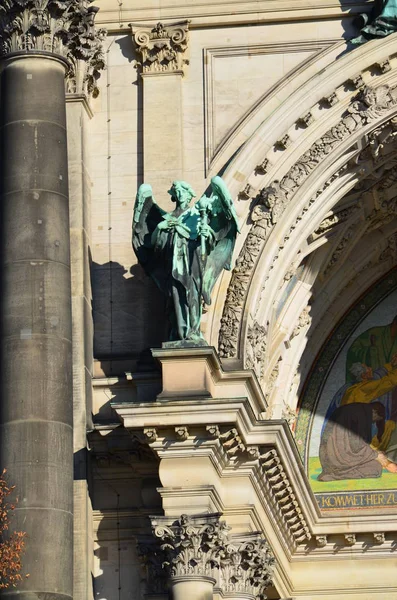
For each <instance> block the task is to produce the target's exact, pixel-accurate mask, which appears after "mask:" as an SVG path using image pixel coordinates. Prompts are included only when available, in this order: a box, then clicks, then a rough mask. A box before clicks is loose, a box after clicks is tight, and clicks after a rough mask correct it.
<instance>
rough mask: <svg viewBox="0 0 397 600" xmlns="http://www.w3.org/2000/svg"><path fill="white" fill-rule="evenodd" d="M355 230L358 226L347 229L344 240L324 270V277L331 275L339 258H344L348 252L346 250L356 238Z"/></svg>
mask: <svg viewBox="0 0 397 600" xmlns="http://www.w3.org/2000/svg"><path fill="white" fill-rule="evenodd" d="M355 229H356V225H351V226H350V227H348V228H347V229H346V231H345V233H344V234H343V236H342V239H341V240H340V242H339V243H338V245H337V247H336V248H335V250H334V252H333V253H332V256H331V258H330V260H329V262H328V264H327V266H326V268H325V269H324V275H328V274H329V272H330V271H331V270H332V269H333V268H334V266H335V265H336V263H337V262H338V261H339V258H340V257H341V256H342V254H344V253H345V252H346V248H347V246H348V245H349V244H350V241H351V240H352V238H353V236H354V232H355Z"/></svg>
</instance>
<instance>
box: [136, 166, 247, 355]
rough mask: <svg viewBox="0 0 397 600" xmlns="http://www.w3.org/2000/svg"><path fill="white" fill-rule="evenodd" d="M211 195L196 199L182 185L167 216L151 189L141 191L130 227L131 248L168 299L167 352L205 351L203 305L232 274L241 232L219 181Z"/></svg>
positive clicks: (173, 194)
mask: <svg viewBox="0 0 397 600" xmlns="http://www.w3.org/2000/svg"><path fill="white" fill-rule="evenodd" d="M211 187H212V194H211V196H210V197H207V196H202V197H201V198H200V200H198V202H196V203H195V204H194V206H192V207H189V204H190V202H191V200H192V198H194V197H195V196H196V194H195V192H194V191H193V189H192V188H191V187H190V185H189V184H188V183H185V182H184V181H174V182H173V184H172V186H171V189H170V190H169V191H168V193H169V194H170V195H171V198H172V200H173V202H175V204H176V207H175V209H174V210H173V211H172V212H170V213H167V212H165V211H164V210H162V209H161V208H160V207H159V206H158V205H157V204H156V202H155V200H154V198H153V193H152V188H151V186H150V185H148V184H146V183H143V184H142V185H141V186H140V187H139V190H138V193H137V196H136V201H135V207H134V216H133V224H132V245H133V248H134V250H135V253H136V255H137V257H138V260H139V262H140V264H141V265H142V266H143V268H144V269H145V272H146V273H147V274H148V275H150V277H151V278H152V279H153V280H154V281H155V282H156V284H157V285H158V287H159V288H160V290H161V291H162V292H163V294H165V296H166V299H167V314H168V317H169V320H170V334H169V342H168V343H167V344H165V345H166V346H172V347H184V346H206V345H207V342H206V341H205V340H204V338H203V336H202V333H201V331H200V321H201V315H202V306H203V301H204V302H205V303H206V304H210V303H211V291H212V289H213V287H214V284H215V282H216V280H217V279H218V277H219V275H220V273H221V272H222V270H223V269H227V270H230V268H231V259H232V254H233V249H234V244H235V240H236V235H237V232H238V231H239V227H238V222H237V216H236V211H235V209H234V206H233V200H232V198H231V196H230V193H229V191H228V189H227V187H226V185H225V183H224V182H223V180H222V179H221V178H220V177H213V178H212V179H211Z"/></svg>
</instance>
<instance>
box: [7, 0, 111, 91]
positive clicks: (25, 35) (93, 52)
mask: <svg viewBox="0 0 397 600" xmlns="http://www.w3.org/2000/svg"><path fill="white" fill-rule="evenodd" d="M91 2H92V0H0V56H3V57H4V56H7V55H8V54H11V53H12V52H19V51H24V52H33V53H34V52H37V51H41V52H42V51H45V52H51V53H53V54H57V55H60V56H63V57H64V58H66V59H67V60H68V62H69V69H68V73H67V91H68V92H83V91H87V92H89V93H92V94H93V95H96V94H97V93H98V88H97V85H96V81H97V79H98V78H99V76H100V72H101V70H102V69H103V68H104V66H105V63H104V56H103V52H102V41H103V39H104V37H105V35H106V31H105V30H103V29H99V30H98V29H96V28H95V24H94V20H95V15H96V13H97V12H98V10H99V9H98V8H97V7H94V6H90V4H91Z"/></svg>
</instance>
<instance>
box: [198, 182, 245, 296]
mask: <svg viewBox="0 0 397 600" xmlns="http://www.w3.org/2000/svg"><path fill="white" fill-rule="evenodd" d="M211 187H212V195H211V198H210V211H209V215H208V216H209V218H208V224H209V226H210V227H211V229H212V231H213V232H214V234H215V244H214V246H213V248H212V250H211V252H210V253H209V255H208V258H207V262H206V265H205V270H204V277H203V288H202V294H203V298H204V301H205V303H206V304H210V303H211V292H212V288H213V287H214V285H215V282H216V280H217V279H218V277H219V275H220V274H221V272H222V271H223V269H226V270H227V271H230V269H231V260H232V255H233V250H234V244H235V241H236V236H237V233H239V232H240V229H239V226H238V221H237V215H236V210H235V208H234V204H233V199H232V197H231V195H230V192H229V190H228V189H227V187H226V184H225V183H224V181H223V179H221V177H218V176H216V177H213V178H212V179H211Z"/></svg>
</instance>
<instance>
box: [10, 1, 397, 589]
mask: <svg viewBox="0 0 397 600" xmlns="http://www.w3.org/2000/svg"><path fill="white" fill-rule="evenodd" d="M0 4H1V2H0ZM66 4H67V6H68V9H67V10H66V9H65V10H66V12H65V13H61V12H60V11H61V8H60V3H59V2H51V1H49V2H45V3H44V4H43V3H41V4H40V6H39V4H38V3H37V2H35V1H34V0H31V1H30V0H29V1H27V2H22V1H19V0H18V1H15V2H11V0H10V2H9V3H6V2H3V5H2V6H1V8H2V10H3V18H2V24H1V27H2V31H3V33H2V37H1V52H2V55H5V56H7V55H9V54H10V53H14V52H17V53H18V52H22V53H23V54H24V53H29V52H32V53H36V54H37V53H38V55H40V53H43V52H44V54H45V55H48V54H50V53H51V54H56V55H62V57H63V58H62V60H63V61H64V59H66V60H67V63H65V64H64V66H63V67H62V68H63V69H64V71H65V72H66V79H65V81H66V85H65V92H66V117H67V136H68V171H69V174H68V182H69V198H70V200H69V225H70V227H69V230H68V233H69V239H70V270H71V288H70V292H69V299H70V302H71V321H70V325H71V328H72V333H73V341H72V353H73V389H72V385H70V391H69V397H70V407H71V405H72V404H73V426H74V434H73V435H74V437H73V454H74V475H75V480H74V569H73V571H74V590H73V596H74V599H75V600H90V599H93V598H100V599H102V600H108V599H109V600H110V599H113V598H118V599H119V600H126V599H127V598H128V599H130V600H144V598H145V599H149V600H160V599H161V600H166V599H167V598H168V597H172V598H173V600H182V599H183V600H185V599H186V598H189V600H190V599H191V600H221V599H224V600H232V599H234V600H243V599H244V600H259V599H261V600H262V599H263V600H264V599H265V598H266V597H267V598H269V599H270V600H271V599H273V600H281V599H284V600H288V599H292V598H294V599H296V600H298V599H299V600H317V599H318V600H320V599H321V600H336V599H337V598H339V597H341V595H348V596H349V598H351V599H352V600H369V599H370V598H371V600H373V599H375V600H397V586H396V583H395V579H396V578H395V574H394V570H395V552H396V543H397V526H396V524H395V516H396V513H397V491H395V488H396V489H397V481H396V480H394V479H393V475H392V474H391V473H390V475H389V473H386V472H385V471H383V472H382V474H381V476H380V477H379V481H378V482H377V481H375V482H374V481H372V480H371V481H370V482H369V480H366V481H365V478H362V479H360V478H359V479H358V480H354V479H352V480H349V481H350V483H348V484H346V486H347V487H345V488H343V487H342V488H341V487H340V486H339V487H338V483H337V480H335V481H332V484H329V485H328V484H327V485H328V487H327V486H325V487H324V490H325V491H323V492H322V491H321V490H320V491H319V487H318V486H320V487H321V485H320V483H319V481H321V478H320V479H319V477H318V476H319V473H320V471H321V466H320V467H318V468H319V469H320V471H316V470H315V469H316V468H317V463H316V461H317V459H318V454H319V452H317V454H316V453H315V452H314V451H312V448H313V446H315V445H316V444H317V446H319V445H320V443H321V439H322V436H323V428H324V427H325V426H326V423H327V421H329V416H327V415H326V414H325V413H326V409H324V407H328V406H330V405H331V400H332V399H333V398H334V399H335V398H337V394H338V393H339V391H340V390H342V384H343V385H345V386H347V385H348V384H347V380H346V381H345V379H343V380H342V379H340V381H339V379H338V377H340V378H343V377H344V376H345V373H344V372H343V373H342V371H343V369H342V367H341V366H338V365H339V364H342V362H341V361H342V358H345V355H346V353H347V352H348V350H347V348H348V346H349V344H351V342H352V341H353V340H354V339H356V338H357V339H358V338H359V336H363V335H365V332H366V330H369V329H370V328H372V327H375V326H380V327H386V326H387V325H388V324H389V323H390V327H391V325H392V318H390V317H391V316H392V315H391V311H392V310H393V309H392V307H393V305H394V304H393V303H394V299H395V293H396V292H395V290H396V289H397V279H396V277H397V275H396V271H395V267H396V261H397V245H396V239H397V237H396V236H397V233H396V231H397V221H396V209H397V204H396V197H397V170H396V167H397V163H396V159H395V150H396V148H395V146H396V142H397V137H396V136H397V57H396V53H395V41H396V36H397V34H394V35H391V36H389V37H386V38H384V39H382V40H378V41H372V42H369V43H367V44H364V45H362V46H360V47H357V48H354V49H351V48H350V46H349V44H347V40H348V39H350V38H352V37H354V36H355V35H357V28H356V22H355V20H354V18H355V17H356V16H357V15H358V14H359V13H361V12H362V11H363V10H367V8H366V5H365V4H363V3H361V2H359V1H358V0H352V2H351V3H350V4H349V8H350V11H349V14H347V13H346V11H345V9H344V8H343V7H342V6H341V5H340V3H338V2H334V3H332V2H331V3H328V4H327V5H325V4H324V3H323V2H321V1H320V0H315V1H314V3H313V2H312V3H304V2H303V3H302V2H301V1H299V2H298V1H297V0H296V1H292V2H289V3H287V4H286V3H285V2H283V0H274V2H272V3H269V2H265V1H263V2H258V1H251V0H243V1H241V0H239V1H237V0H202V1H201V2H200V3H197V2H196V3H195V2H192V1H190V0H189V1H187V2H183V1H182V0H180V1H178V0H175V1H173V2H166V1H165V0H156V1H154V0H153V1H151V0H146V1H145V2H144V3H142V2H138V0H126V1H124V2H122V3H114V2H110V0H101V2H100V3H97V4H98V6H100V10H99V12H98V10H97V8H96V6H95V7H93V6H92V5H90V6H88V4H87V5H86V4H85V3H82V4H81V3H80V4H78V3H75V2H74V1H72V0H70V1H68V2H66V3H65V5H66ZM44 5H45V6H44ZM68 11H69V12H68ZM62 15H63V16H62ZM94 16H95V22H96V27H94ZM5 60H8V59H6V58H3V61H5ZM57 60H61V59H57ZM3 64H5V63H4V62H3ZM4 80H5V79H4V75H3V81H4ZM29 81H30V80H29ZM2 94H3V91H2ZM2 98H3V96H2ZM2 102H3V100H2ZM4 106H5V104H4V103H3V110H4ZM32 118H34V117H32ZM37 118H39V117H37ZM49 169H50V167H49V166H48V167H47V170H49ZM217 174H221V175H222V178H223V179H224V181H225V183H226V185H227V186H228V188H229V189H230V191H231V194H232V197H233V200H234V203H235V206H236V210H237V215H238V219H239V224H240V230H241V233H240V235H239V236H238V238H237V243H236V248H235V251H234V257H233V265H232V270H231V271H230V272H229V271H224V272H223V273H222V275H221V277H220V278H219V280H218V282H217V284H216V286H215V289H214V291H213V294H212V303H211V305H209V306H204V310H203V319H202V331H203V334H204V336H205V338H206V340H207V342H208V344H209V345H208V347H201V348H184V349H172V348H162V347H161V343H162V342H163V341H164V340H165V337H166V334H165V327H166V325H165V322H166V311H165V306H164V301H163V299H162V297H161V295H160V292H159V291H158V290H157V288H156V287H155V285H154V284H153V282H152V281H151V280H150V279H149V278H148V277H147V276H146V275H145V274H144V272H143V270H142V268H141V267H140V266H139V265H138V264H137V260H136V257H135V255H134V253H133V250H132V247H131V222H132V211H133V205H134V200H135V195H136V192H137V189H138V186H139V185H140V184H141V183H143V182H146V183H150V184H151V185H152V187H153V191H154V195H155V197H156V200H157V202H158V204H159V205H160V206H161V207H162V208H164V209H166V210H169V208H170V200H169V198H168V196H167V193H166V192H167V190H168V189H169V187H170V184H171V182H172V181H173V180H175V179H182V180H185V181H187V182H189V184H191V186H192V187H193V189H194V190H196V193H197V195H198V197H199V196H200V195H201V194H202V193H204V191H205V190H206V188H207V187H208V185H209V182H210V179H211V177H213V176H214V175H217ZM30 260H31V261H32V262H34V257H33V256H31V257H30ZM34 293H35V292H34V291H33V292H32V294H33V295H32V298H33V299H34ZM40 293H41V292H40ZM32 302H33V300H32ZM377 306H381V307H384V315H385V316H384V318H383V317H382V314H380V313H379V311H378V312H376V310H377V309H376V307H377ZM379 310H380V309H379ZM382 310H383V309H382ZM389 313H390V314H389ZM379 314H380V316H379ZM53 316H54V315H50V316H49V319H50V317H53ZM7 319H8V316H7V315H6V317H4V320H5V321H4V322H5V323H6V324H7V322H8V321H7ZM376 319H378V320H376ZM379 319H380V320H379ZM382 319H383V320H382ZM49 322H51V321H49ZM360 327H361V329H360ZM390 331H393V332H394V329H392V328H391V329H390ZM377 335H380V334H379V333H377ZM391 335H392V339H393V340H394V337H393V335H394V333H392V334H391ZM360 339H363V338H362V337H361V338H360ZM376 343H377V342H376V340H373V341H372V342H371V344H372V346H371V348H372V350H371V352H372V354H373V353H374V350H373V348H374V347H375V346H376ZM393 344H394V341H393V343H392V344H391V346H393ZM389 358H390V360H391V359H392V354H391V355H390V357H389ZM357 360H359V359H357ZM338 361H339V362H338ZM363 361H364V359H362V361H361V359H360V360H359V362H363ZM345 362H346V361H345ZM40 364H41V363H40ZM334 364H335V365H336V366H335V367H334V366H333V365H334ZM381 366H382V367H384V366H385V365H383V364H382V365H381ZM374 370H376V369H375V368H374ZM13 372H14V371H13ZM382 376H385V375H382ZM49 377H50V375H49ZM60 377H61V376H60V374H58V378H59V380H60ZM332 377H335V381H332ZM379 377H380V375H379ZM54 389H55V390H56V387H54ZM322 390H324V392H322ZM343 393H344V392H340V394H341V397H340V399H339V402H340V403H342V404H341V405H342V406H343ZM388 393H390V394H391V396H388V397H387V399H386V400H385V397H386V396H385V394H388ZM327 394H328V396H327ZM385 394H383V396H382V397H383V398H384V400H383V401H384V403H385V404H386V411H389V412H387V415H386V417H385V419H386V426H387V427H386V429H387V431H389V433H390V436H391V435H392V431H393V430H394V428H395V423H396V420H397V419H396V415H395V414H394V413H393V397H392V394H393V392H392V391H390V392H389V391H387V392H385ZM55 395H56V394H55ZM325 396H327V397H325ZM379 397H380V396H377V397H376V398H379ZM335 401H336V400H335ZM338 406H339V405H338ZM389 406H391V407H392V408H388V407H389ZM321 410H322V411H323V413H324V414H323V413H322V412H321ZM389 413H390V414H389ZM314 415H316V416H315V417H314ZM316 419H317V421H316ZM320 421H321V423H323V427H320V425H319V423H320ZM316 423H317V424H316ZM387 423H389V425H387ZM393 423H394V428H393ZM371 431H372V430H371ZM311 432H314V433H311ZM316 432H317V433H316ZM372 434H373V432H372ZM372 434H371V440H369V441H371V443H372V444H373V443H374V438H372ZM379 435H380V434H379ZM315 436H317V438H316V440H317V441H316V440H315V439H314V438H315ZM391 439H393V438H391ZM313 440H314V441H313ZM379 441H381V440H378V442H379ZM388 443H389V447H391V446H392V444H391V442H388ZM368 444H369V442H368ZM389 447H387V446H385V448H384V449H383V450H384V451H385V452H387V451H388V449H389ZM373 451H374V452H376V451H375V450H373ZM69 452H70V457H69V458H70V464H71V459H72V453H71V452H72V451H71V448H70V449H69ZM4 466H7V465H4ZM322 466H324V465H322ZM313 473H315V475H313ZM388 478H389V479H388ZM388 482H390V484H388ZM360 486H361V487H360ZM382 486H383V487H382ZM353 492H354V493H353ZM65 493H66V492H65ZM68 493H69V500H71V496H70V493H71V492H70V490H69V492H68ZM29 568H30V569H32V567H31V566H29ZM44 591H45V590H44ZM66 596H68V597H69V596H71V593H69V592H68V593H66V592H65V597H66Z"/></svg>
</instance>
